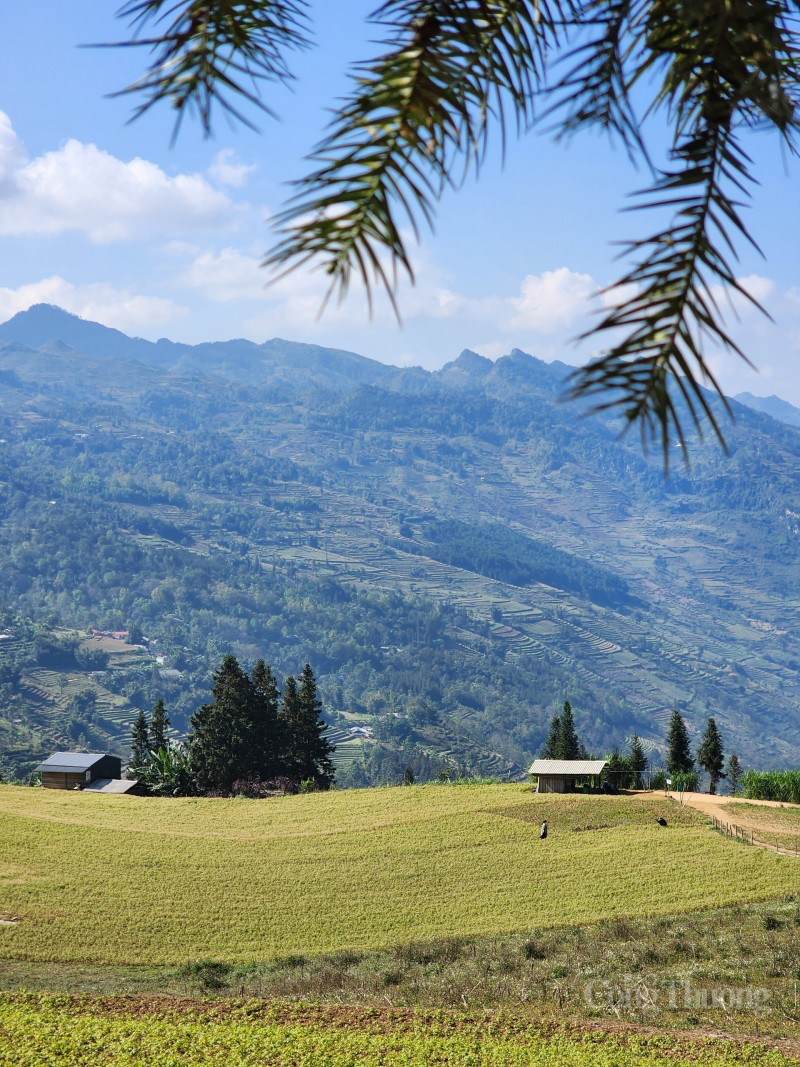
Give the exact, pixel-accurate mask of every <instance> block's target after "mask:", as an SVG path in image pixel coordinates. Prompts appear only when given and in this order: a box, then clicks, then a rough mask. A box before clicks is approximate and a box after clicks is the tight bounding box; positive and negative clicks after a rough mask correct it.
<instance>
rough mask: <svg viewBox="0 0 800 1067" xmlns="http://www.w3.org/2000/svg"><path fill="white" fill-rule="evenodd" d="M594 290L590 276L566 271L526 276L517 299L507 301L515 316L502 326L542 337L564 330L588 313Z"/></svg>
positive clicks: (567, 269)
mask: <svg viewBox="0 0 800 1067" xmlns="http://www.w3.org/2000/svg"><path fill="white" fill-rule="evenodd" d="M596 289H597V285H596V283H595V281H594V279H593V278H592V277H591V275H589V274H579V273H577V272H576V271H573V270H570V269H569V267H558V268H556V270H546V271H544V273H542V274H528V275H527V276H526V277H525V278H524V279H523V281H522V285H521V286H520V295H519V296H515V297H511V299H510V300H509V303H510V305H511V307H512V308H514V311H515V314H513V315H512V316H511V317H510V318H509V319H508V320H507V322H505V323H503V326H504V328H505V329H508V330H536V331H540V332H542V333H552V332H554V331H555V330H560V329H567V328H569V327H571V326H572V325H573V324H574V323H575V321H576V320H577V319H578V318H580V316H582V315H585V314H586V313H587V312H588V311H589V310H590V300H591V297H592V295H593V293H594V292H595V291H596Z"/></svg>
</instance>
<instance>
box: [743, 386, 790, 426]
mask: <svg viewBox="0 0 800 1067" xmlns="http://www.w3.org/2000/svg"><path fill="white" fill-rule="evenodd" d="M733 399H734V400H737V401H738V402H739V403H740V404H744V406H745V407H748V408H751V409H752V410H753V411H760V412H761V413H762V414H764V415H769V416H770V417H771V418H773V419H777V421H778V422H783V423H785V424H786V425H787V426H800V408H796V407H795V406H794V404H790V403H789V401H788V400H784V399H783V398H782V397H779V396H775V394H774V393H773V394H772V395H771V396H753V394H752V393H737V394H736V396H735V397H734V398H733Z"/></svg>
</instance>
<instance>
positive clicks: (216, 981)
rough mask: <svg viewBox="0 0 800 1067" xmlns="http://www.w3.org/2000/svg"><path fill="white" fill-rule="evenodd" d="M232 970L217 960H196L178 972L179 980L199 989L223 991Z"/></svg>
mask: <svg viewBox="0 0 800 1067" xmlns="http://www.w3.org/2000/svg"><path fill="white" fill-rule="evenodd" d="M232 969H233V968H232V967H231V965H230V964H229V963H221V962H220V961H219V960H198V961H197V962H195V963H187V964H184V966H183V967H181V969H180V971H179V972H178V973H179V975H180V977H181V978H184V979H185V980H186V981H188V982H189V983H191V984H192V985H194V986H197V987H199V988H200V989H225V988H227V985H228V977H229V975H230V973H231V970H232Z"/></svg>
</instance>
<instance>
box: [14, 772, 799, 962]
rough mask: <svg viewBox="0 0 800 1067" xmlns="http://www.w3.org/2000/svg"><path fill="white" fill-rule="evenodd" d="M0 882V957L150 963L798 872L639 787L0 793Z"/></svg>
mask: <svg viewBox="0 0 800 1067" xmlns="http://www.w3.org/2000/svg"><path fill="white" fill-rule="evenodd" d="M658 814H665V815H666V816H667V818H668V821H669V827H668V828H667V829H666V830H664V829H663V828H662V827H660V826H658V825H657V824H656V821H655V819H656V815H658ZM543 818H546V819H548V821H549V823H550V829H551V832H550V836H549V838H548V839H547V841H545V842H542V841H540V840H539V833H538V831H539V823H540V822H541V820H542V819H543ZM0 879H1V880H0V901H2V904H0V909H1V911H2V914H1V917H3V918H5V919H6V920H11V921H9V922H6V923H5V924H3V925H0V957H3V958H6V959H18V960H31V961H36V960H39V961H85V960H92V961H95V962H96V963H98V964H100V963H104V962H105V963H109V964H111V963H115V964H122V963H138V964H162V965H163V964H176V963H183V962H185V961H186V960H187V959H199V958H208V957H211V958H213V959H217V960H221V961H229V962H246V961H257V960H269V959H273V958H275V957H278V956H287V955H290V954H293V953H294V954H296V953H311V954H315V953H316V954H318V953H324V952H336V951H342V950H345V949H368V948H379V947H384V946H390V945H399V944H403V943H407V942H409V941H419V940H426V939H427V940H430V939H435V938H447V937H452V936H454V935H459V936H467V935H479V934H495V933H501V932H511V931H519V930H526V929H531V928H532V927H536V928H540V929H541V928H547V927H559V926H566V925H569V924H574V923H588V922H593V921H597V920H601V919H613V918H634V917H641V916H658V915H667V914H674V913H676V912H681V911H692V910H697V909H702V908H710V907H719V906H724V905H727V904H734V903H738V902H746V901H757V900H767V899H771V898H776V897H779V896H782V895H785V894H787V893H793V892H795V891H796V890H797V886H798V867H797V863H796V862H795V861H794V860H793V859H789V858H787V857H783V856H777V855H773V854H770V853H767V852H764V851H762V850H758V849H745V848H742V847H741V846H737V845H736V844H735V843H733V842H731V841H729V840H727V839H725V838H722V837H720V836H719V835H716V834H712V833H711V832H710V831H709V830H708V828H707V825H706V823H705V820H704V819H703V818H702V816H700V815H698V814H697V813H694V812H691V811H689V810H687V809H681V808H679V807H678V806H677V805H675V804H674V803H673V802H671V801H669V800H667V799H665V798H663V797H661V796H656V795H650V796H648V797H643V798H642V797H619V798H604V797H581V796H570V797H556V798H547V797H539V796H536V795H535V794H532V793H531V792H530V788H529V787H525V786H427V787H410V788H394V789H376V790H358V791H343V792H339V793H336V792H332V793H328V794H316V795H310V796H300V797H287V798H284V799H276V800H270V801H248V800H243V799H232V800H207V799H196V800H167V799H163V800H162V799H144V798H136V797H107V796H103V795H98V796H92V795H89V794H87V793H71V792H69V793H58V792H55V791H46V790H32V789H27V788H23V787H10V786H6V787H0Z"/></svg>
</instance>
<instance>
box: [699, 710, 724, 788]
mask: <svg viewBox="0 0 800 1067" xmlns="http://www.w3.org/2000/svg"><path fill="white" fill-rule="evenodd" d="M697 762H698V763H699V764H700V766H701V767H702V768H703V770H704V771H705V772H706V774H708V791H709V793H716V791H717V783H718V782H719V780H720V778H724V777H725V774H724V771H723V768H724V766H725V756H724V753H723V751H722V735H721V734H720V732H719V728H718V727H717V724H716V722H715V720H714V719H713V718H711V719H709V720H708V722H707V723H706V730H705V733H704V734H703V740H702V741H701V742H700V747H699V748H698V750H697Z"/></svg>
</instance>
